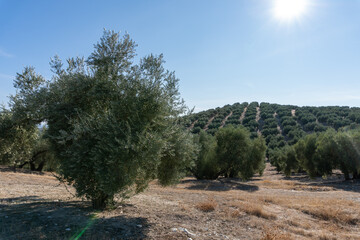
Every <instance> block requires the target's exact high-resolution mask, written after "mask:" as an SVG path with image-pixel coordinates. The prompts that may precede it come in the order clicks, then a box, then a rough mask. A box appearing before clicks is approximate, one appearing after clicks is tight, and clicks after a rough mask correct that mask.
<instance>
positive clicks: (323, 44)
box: [0, 0, 360, 111]
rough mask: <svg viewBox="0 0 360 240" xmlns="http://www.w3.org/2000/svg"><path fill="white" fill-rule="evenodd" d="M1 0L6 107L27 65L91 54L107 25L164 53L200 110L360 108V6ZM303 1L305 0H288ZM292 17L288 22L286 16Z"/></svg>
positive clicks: (246, 0) (342, 2)
mask: <svg viewBox="0 0 360 240" xmlns="http://www.w3.org/2000/svg"><path fill="white" fill-rule="evenodd" d="M276 1H279V0H233V1H231V0H162V1H160V0H148V1H140V0H138V1H137V0H132V1H130V0H129V1H107V0H103V1H80V0H76V1H67V0H63V1H45V0H44V1H37V0H32V1H30V0H28V1H21V0H18V1H15V0H11V1H10V0H0V103H1V102H3V103H6V102H7V96H9V95H10V94H14V93H15V89H14V88H13V79H14V76H15V75H16V72H21V71H22V69H23V68H24V67H25V66H27V65H32V66H34V67H35V69H36V70H37V72H38V73H40V74H42V75H43V76H45V77H47V78H49V77H50V76H51V72H50V70H49V60H50V57H52V56H54V55H55V54H58V55H59V56H60V58H62V59H66V58H68V57H75V56H85V57H87V56H88V55H89V54H90V53H91V52H92V50H93V44H94V43H96V42H97V41H98V40H99V38H100V37H101V35H102V32H103V28H106V29H111V30H115V31H121V32H125V31H127V32H128V33H129V34H130V36H131V37H132V38H133V39H134V40H135V41H136V42H137V44H138V48H137V53H138V55H139V56H140V57H141V56H144V55H146V54H149V53H154V54H160V53H163V54H164V57H165V60H166V68H167V69H169V70H174V71H175V72H176V75H177V77H178V78H179V79H180V91H181V95H182V97H183V98H184V99H185V101H186V103H187V105H188V106H189V107H193V106H195V107H196V111H200V110H206V109H208V108H214V107H218V106H223V105H225V104H233V103H235V102H244V101H247V102H251V101H259V102H262V101H266V102H271V103H280V104H294V105H301V106H303V105H311V106H319V105H346V106H358V107H360V91H359V90H360V0H307V1H308V2H307V6H306V9H304V10H303V12H302V13H301V15H299V16H297V17H294V18H292V19H284V18H281V16H280V17H279V16H277V15H276V14H275V13H274V6H275V4H276ZM287 1H297V0H287ZM285 17H286V16H285Z"/></svg>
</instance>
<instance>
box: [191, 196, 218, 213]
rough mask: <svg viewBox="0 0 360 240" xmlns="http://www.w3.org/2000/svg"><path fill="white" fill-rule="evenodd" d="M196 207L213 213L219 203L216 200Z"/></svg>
mask: <svg viewBox="0 0 360 240" xmlns="http://www.w3.org/2000/svg"><path fill="white" fill-rule="evenodd" d="M195 207H196V208H197V209H199V210H200V211H203V212H212V211H214V210H215V208H216V207H217V203H216V201H215V200H214V199H209V200H207V201H204V202H199V203H198V204H196V206H195Z"/></svg>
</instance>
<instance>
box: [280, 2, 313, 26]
mask: <svg viewBox="0 0 360 240" xmlns="http://www.w3.org/2000/svg"><path fill="white" fill-rule="evenodd" d="M308 5H309V0H274V5H273V14H274V16H275V18H277V19H279V20H281V21H292V20H295V19H299V18H300V17H301V16H302V15H304V13H305V12H306V10H307V8H308Z"/></svg>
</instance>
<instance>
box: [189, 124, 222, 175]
mask: <svg viewBox="0 0 360 240" xmlns="http://www.w3.org/2000/svg"><path fill="white" fill-rule="evenodd" d="M195 141H196V143H197V145H199V148H200V149H199V153H198V155H197V158H196V160H195V163H194V165H193V166H192V167H191V168H190V171H191V173H192V174H194V176H195V177H196V178H197V179H216V178H217V177H218V176H219V174H220V166H219V163H218V161H217V157H216V139H215V137H214V136H212V135H211V134H208V133H206V132H205V131H201V132H200V133H199V134H198V135H197V136H196V137H195Z"/></svg>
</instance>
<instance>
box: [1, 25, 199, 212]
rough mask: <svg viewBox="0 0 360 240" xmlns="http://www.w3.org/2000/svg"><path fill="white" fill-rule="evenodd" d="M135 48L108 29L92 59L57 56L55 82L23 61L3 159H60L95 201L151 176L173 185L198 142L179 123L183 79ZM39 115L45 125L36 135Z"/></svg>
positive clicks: (5, 121) (64, 173)
mask: <svg viewBox="0 0 360 240" xmlns="http://www.w3.org/2000/svg"><path fill="white" fill-rule="evenodd" d="M135 47H136V44H135V42H133V41H132V40H131V38H130V36H129V35H127V34H125V35H124V36H123V37H122V38H121V37H120V35H119V34H118V33H115V32H113V31H104V35H103V37H102V38H101V39H100V41H99V42H98V43H97V44H96V45H95V51H94V52H93V53H92V54H91V55H90V56H89V58H88V59H86V60H85V59H84V58H70V59H68V60H67V67H66V68H63V63H62V61H61V60H60V58H59V57H57V56H55V57H54V58H53V59H52V60H51V63H50V64H51V67H52V71H53V72H54V73H55V76H53V78H52V81H49V82H46V81H45V80H44V79H43V78H42V77H41V76H40V75H37V74H36V73H35V71H34V69H33V68H31V67H28V68H25V70H24V71H23V73H21V74H18V76H17V80H16V81H15V87H17V88H18V89H19V91H18V93H17V95H15V96H13V97H12V98H11V103H10V105H11V113H7V112H4V111H2V112H1V119H0V128H1V129H5V130H4V131H1V134H7V135H9V136H11V138H9V136H5V135H4V136H1V138H0V141H2V142H1V143H2V144H1V156H2V158H4V156H5V157H6V158H16V159H20V157H21V156H22V155H24V156H26V158H27V159H28V162H29V163H30V166H34V167H35V166H37V168H39V167H41V168H42V167H43V160H44V159H45V158H46V159H50V160H51V161H49V163H51V164H49V165H48V167H49V168H50V169H54V168H57V164H53V163H54V162H53V161H52V160H54V159H59V161H60V166H59V167H58V171H59V173H60V175H61V178H62V180H64V181H66V182H68V183H70V184H73V185H74V187H75V188H76V190H77V193H78V195H79V196H85V197H87V198H89V199H91V200H92V203H93V206H94V207H95V208H103V207H105V206H106V204H108V203H111V202H112V200H113V198H114V196H115V195H116V194H118V195H119V196H120V197H128V196H130V195H131V194H133V193H137V192H139V191H142V190H143V189H144V188H145V187H146V186H147V184H148V182H149V181H150V180H152V179H155V178H158V179H159V182H160V183H161V184H163V185H168V184H173V183H174V182H175V181H176V180H178V179H179V178H181V177H182V176H183V175H182V172H184V170H185V168H186V167H188V166H191V163H192V161H193V159H194V158H195V157H196V152H197V145H196V144H194V142H193V136H192V135H191V134H190V133H188V132H187V131H186V130H185V129H184V128H183V127H181V126H180V125H179V116H180V115H182V114H184V113H185V111H186V107H185V105H184V103H183V100H182V99H180V95H179V92H178V79H177V78H176V77H175V74H174V72H170V71H167V70H165V69H164V67H163V63H164V60H163V56H162V55H160V56H153V55H149V56H147V57H144V58H142V59H141V60H140V63H139V64H134V63H133V59H134V56H135ZM41 122H45V123H46V129H45V130H44V131H43V132H42V133H41V135H39V134H37V133H36V134H35V132H36V131H38V129H37V124H39V123H41ZM35 130H36V131H35ZM33 135H34V136H35V137H36V139H37V141H31V136H33ZM4 141H7V143H8V142H12V141H13V142H14V144H16V145H14V146H12V145H11V144H3V142H4ZM24 141H27V142H26V143H25V142H24ZM31 144H32V145H31ZM5 146H6V148H5ZM27 146H29V147H27ZM3 149H5V150H6V151H7V152H11V154H13V155H14V156H16V157H12V156H9V154H7V155H6V154H5V155H4V154H3V153H4V152H5V153H7V152H6V151H5V150H3ZM9 149H10V150H11V151H10V150H9ZM23 153H24V154H23ZM24 158H25V157H24ZM29 159H30V160H29Z"/></svg>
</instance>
